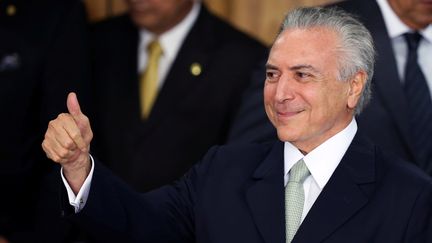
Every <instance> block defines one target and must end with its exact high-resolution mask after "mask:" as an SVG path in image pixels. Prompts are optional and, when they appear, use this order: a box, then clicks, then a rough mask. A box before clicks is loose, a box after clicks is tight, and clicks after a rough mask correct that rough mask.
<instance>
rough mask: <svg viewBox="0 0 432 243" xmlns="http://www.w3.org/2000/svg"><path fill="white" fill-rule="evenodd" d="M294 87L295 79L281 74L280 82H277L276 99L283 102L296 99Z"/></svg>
mask: <svg viewBox="0 0 432 243" xmlns="http://www.w3.org/2000/svg"><path fill="white" fill-rule="evenodd" d="M294 89H295V82H294V81H293V80H290V78H289V77H286V76H285V77H284V76H281V78H280V79H279V82H278V83H277V87H276V94H275V100H276V101H277V102H280V103H282V102H285V101H288V100H292V99H294V97H295V92H294Z"/></svg>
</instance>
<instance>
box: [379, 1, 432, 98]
mask: <svg viewBox="0 0 432 243" xmlns="http://www.w3.org/2000/svg"><path fill="white" fill-rule="evenodd" d="M377 3H378V6H379V7H380V9H381V13H382V15H383V18H384V22H385V25H386V28H387V32H388V35H389V37H390V39H391V41H392V46H393V52H394V53H395V58H396V62H397V68H398V73H399V78H400V80H401V81H402V82H404V73H405V65H406V60H407V57H408V46H407V44H406V41H405V38H404V37H403V34H405V33H407V32H413V31H414V30H412V29H411V28H410V27H408V26H407V25H406V24H405V23H403V22H402V20H401V19H399V17H398V16H397V15H396V13H395V12H394V11H393V9H392V8H391V6H390V5H389V3H388V2H387V0H377ZM419 33H420V34H421V35H422V36H423V38H422V39H421V41H420V44H419V47H418V48H419V49H418V62H419V65H420V68H421V70H422V71H423V74H424V75H425V77H426V81H427V84H428V86H429V92H430V94H432V24H429V25H428V26H427V27H426V28H424V29H422V30H420V31H419ZM378 58H380V57H379V56H378ZM378 72H379V70H378Z"/></svg>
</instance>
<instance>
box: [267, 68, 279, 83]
mask: <svg viewBox="0 0 432 243" xmlns="http://www.w3.org/2000/svg"><path fill="white" fill-rule="evenodd" d="M279 76H280V74H279V72H277V71H276V70H267V71H266V79H267V81H268V82H276V81H277V80H278V79H279Z"/></svg>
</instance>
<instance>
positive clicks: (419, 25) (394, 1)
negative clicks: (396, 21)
mask: <svg viewBox="0 0 432 243" xmlns="http://www.w3.org/2000/svg"><path fill="white" fill-rule="evenodd" d="M388 2H389V4H390V6H391V7H392V8H393V10H394V11H395V12H396V14H397V15H398V16H399V18H400V19H401V20H402V21H403V22H404V23H405V24H406V25H408V26H409V27H411V28H413V29H423V28H425V27H426V26H428V25H429V24H431V23H432V0H388Z"/></svg>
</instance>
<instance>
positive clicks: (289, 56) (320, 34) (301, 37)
mask: <svg viewBox="0 0 432 243" xmlns="http://www.w3.org/2000/svg"><path fill="white" fill-rule="evenodd" d="M338 46H339V38H338V36H337V34H336V32H335V31H334V30H331V29H329V28H324V27H314V28H308V29H288V30H285V31H283V32H282V33H281V34H280V35H279V36H278V37H277V39H276V41H275V42H274V44H273V46H272V48H271V50H270V55H269V63H274V64H276V63H286V64H298V63H297V62H304V63H302V64H309V65H313V64H315V63H317V64H318V63H333V62H336V60H337V55H336V54H337V50H338Z"/></svg>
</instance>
